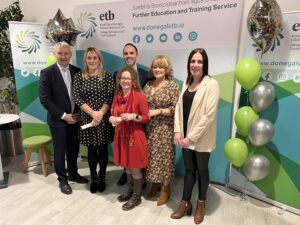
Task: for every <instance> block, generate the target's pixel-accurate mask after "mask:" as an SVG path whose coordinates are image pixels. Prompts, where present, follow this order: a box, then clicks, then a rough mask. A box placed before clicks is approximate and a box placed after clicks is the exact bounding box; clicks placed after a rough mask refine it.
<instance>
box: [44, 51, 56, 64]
mask: <svg viewBox="0 0 300 225" xmlns="http://www.w3.org/2000/svg"><path fill="white" fill-rule="evenodd" d="M54 63H56V58H55V56H54V55H53V53H51V54H49V55H48V57H47V60H46V66H52V65H53V64H54Z"/></svg>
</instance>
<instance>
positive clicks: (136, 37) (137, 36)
mask: <svg viewBox="0 0 300 225" xmlns="http://www.w3.org/2000/svg"><path fill="white" fill-rule="evenodd" d="M132 41H133V43H135V44H138V43H140V41H141V37H140V36H139V35H134V36H133V38H132Z"/></svg>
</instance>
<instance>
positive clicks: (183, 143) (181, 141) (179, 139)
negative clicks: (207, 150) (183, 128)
mask: <svg viewBox="0 0 300 225" xmlns="http://www.w3.org/2000/svg"><path fill="white" fill-rule="evenodd" d="M174 144H175V145H177V146H179V147H181V148H188V147H189V146H190V145H191V144H192V141H191V140H190V139H189V138H187V137H185V138H184V137H183V135H182V134H181V133H179V132H177V133H175V135H174Z"/></svg>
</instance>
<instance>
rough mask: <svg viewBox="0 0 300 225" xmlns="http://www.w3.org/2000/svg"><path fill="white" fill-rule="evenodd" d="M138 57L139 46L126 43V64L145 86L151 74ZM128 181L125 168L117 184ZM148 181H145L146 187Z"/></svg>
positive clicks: (115, 74)
mask: <svg viewBox="0 0 300 225" xmlns="http://www.w3.org/2000/svg"><path fill="white" fill-rule="evenodd" d="M137 58H138V49H137V47H136V46H135V45H134V44H132V43H127V44H125V45H124V48H123V59H124V62H125V64H126V65H128V66H131V67H133V68H134V69H135V70H136V71H137V72H138V75H139V82H140V85H141V88H144V87H145V85H146V83H147V82H148V81H149V75H148V71H146V70H144V69H143V68H141V67H139V66H138V65H137ZM117 73H118V71H116V72H114V74H113V76H114V79H115V80H116V77H117ZM126 183H127V176H126V171H125V169H124V171H123V173H122V175H121V177H120V178H119V180H118V182H117V185H124V184H126ZM145 185H146V183H144V186H143V187H145Z"/></svg>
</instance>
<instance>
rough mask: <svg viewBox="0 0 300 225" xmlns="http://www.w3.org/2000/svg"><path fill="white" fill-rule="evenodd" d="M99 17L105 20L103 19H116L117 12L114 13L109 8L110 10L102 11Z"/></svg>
mask: <svg viewBox="0 0 300 225" xmlns="http://www.w3.org/2000/svg"><path fill="white" fill-rule="evenodd" d="M99 19H100V20H101V21H103V20H114V19H115V14H114V13H112V12H111V11H110V10H108V11H107V12H105V13H101V14H100V15H99Z"/></svg>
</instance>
